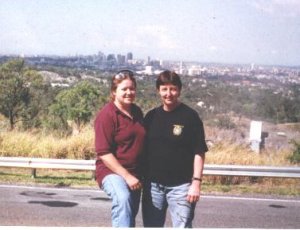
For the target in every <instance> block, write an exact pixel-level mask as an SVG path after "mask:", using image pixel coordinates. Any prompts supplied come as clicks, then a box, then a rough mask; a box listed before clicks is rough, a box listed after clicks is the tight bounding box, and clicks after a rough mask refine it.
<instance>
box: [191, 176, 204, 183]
mask: <svg viewBox="0 0 300 230" xmlns="http://www.w3.org/2000/svg"><path fill="white" fill-rule="evenodd" d="M192 180H198V181H200V182H202V178H198V177H193V178H192Z"/></svg>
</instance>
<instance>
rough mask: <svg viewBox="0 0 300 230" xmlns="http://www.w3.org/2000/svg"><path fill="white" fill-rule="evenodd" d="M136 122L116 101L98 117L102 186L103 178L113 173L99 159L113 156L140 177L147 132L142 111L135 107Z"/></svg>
mask: <svg viewBox="0 0 300 230" xmlns="http://www.w3.org/2000/svg"><path fill="white" fill-rule="evenodd" d="M132 116H133V119H131V118H130V117H128V116H127V115H125V114H124V113H122V112H121V111H120V110H119V109H118V108H117V107H116V106H115V104H114V103H113V102H110V103H108V104H106V105H105V106H104V107H103V108H102V109H101V110H100V111H99V112H98V114H97V117H96V119H95V123H94V129H95V151H96V154H97V160H96V179H97V182H98V183H99V185H101V184H102V180H103V178H104V177H105V176H106V175H108V174H112V173H113V172H112V171H111V170H110V169H109V168H107V167H106V166H105V165H104V163H103V162H102V161H101V160H100V158H99V156H102V155H105V154H108V153H113V154H114V156H115V157H116V159H117V160H118V161H119V163H120V164H121V165H122V166H123V167H124V168H126V169H127V170H128V171H129V172H130V173H132V174H133V175H135V176H138V175H137V173H138V172H137V162H138V156H139V154H140V153H141V151H142V148H143V143H144V137H145V129H144V126H143V124H142V122H143V113H142V111H141V109H140V108H139V107H138V106H136V105H134V104H133V105H132Z"/></svg>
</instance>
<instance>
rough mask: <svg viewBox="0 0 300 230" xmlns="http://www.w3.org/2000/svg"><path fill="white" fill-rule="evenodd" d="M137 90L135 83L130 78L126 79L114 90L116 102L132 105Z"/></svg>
mask: <svg viewBox="0 0 300 230" xmlns="http://www.w3.org/2000/svg"><path fill="white" fill-rule="evenodd" d="M135 92H136V90H135V86H134V83H133V82H132V81H131V80H130V79H124V80H123V81H121V82H120V83H119V84H118V86H117V88H116V90H115V92H113V95H114V102H116V103H118V104H120V105H122V106H126V105H130V104H132V103H133V101H134V99H135Z"/></svg>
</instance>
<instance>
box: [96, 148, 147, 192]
mask: <svg viewBox="0 0 300 230" xmlns="http://www.w3.org/2000/svg"><path fill="white" fill-rule="evenodd" d="M99 158H100V159H101V160H102V161H103V163H104V164H105V166H106V167H108V168H109V169H110V170H111V171H113V172H114V173H116V174H118V175H120V176H121V177H123V178H124V180H125V181H126V183H127V184H128V186H129V188H130V189H131V190H137V189H141V188H142V184H141V183H140V181H139V179H138V178H136V177H135V176H133V175H132V174H131V173H129V172H128V171H127V170H126V169H125V168H124V167H123V166H122V165H121V164H120V163H119V161H118V160H117V159H116V157H115V156H114V155H113V154H112V153H107V154H104V155H102V156H99Z"/></svg>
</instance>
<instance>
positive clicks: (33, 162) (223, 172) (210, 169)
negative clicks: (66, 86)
mask: <svg viewBox="0 0 300 230" xmlns="http://www.w3.org/2000/svg"><path fill="white" fill-rule="evenodd" d="M0 167H11V168H30V169H33V172H32V174H33V176H35V173H36V169H41V168H44V169H71V170H88V171H94V170H95V160H71V159H48V158H25V157H0ZM203 174H204V175H207V176H209V175H214V176H250V177H280V178H300V167H271V166H245V165H212V164H205V166H204V170H203Z"/></svg>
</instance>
